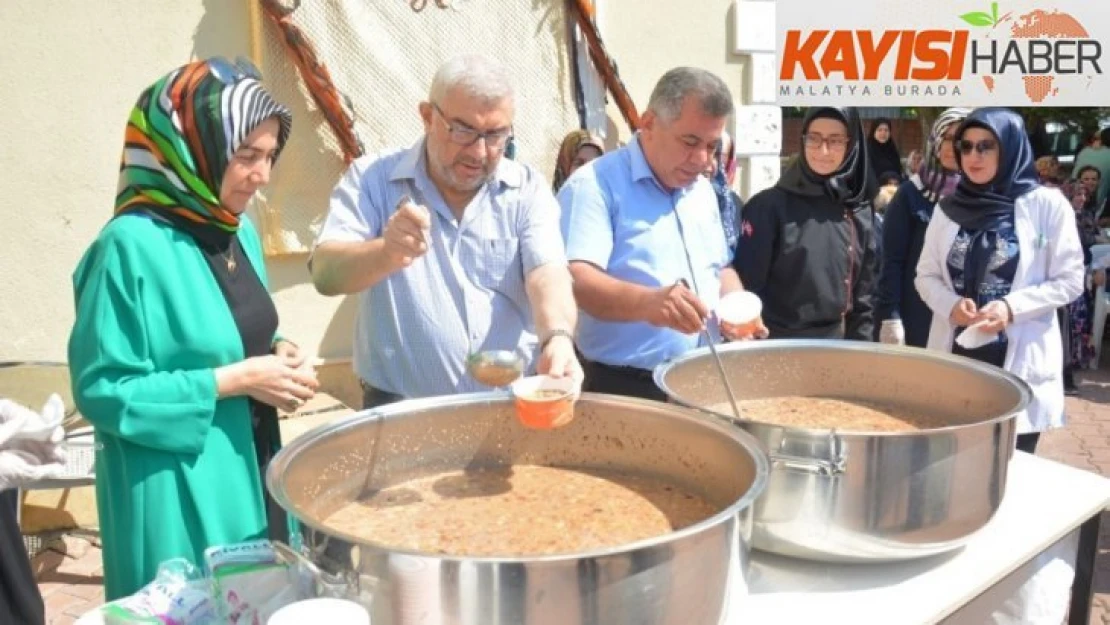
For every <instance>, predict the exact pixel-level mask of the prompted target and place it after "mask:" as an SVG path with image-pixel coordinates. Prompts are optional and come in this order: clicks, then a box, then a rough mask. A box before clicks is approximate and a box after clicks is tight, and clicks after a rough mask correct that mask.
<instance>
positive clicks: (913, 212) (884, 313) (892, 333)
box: [875, 108, 971, 347]
mask: <svg viewBox="0 0 1110 625" xmlns="http://www.w3.org/2000/svg"><path fill="white" fill-rule="evenodd" d="M970 112H971V109H966V108H950V109H948V110H946V111H944V112H943V113H941V114H940V117H937V119H936V121H935V122H933V129H932V131H930V132H929V137H928V139H927V140H926V143H925V154H924V156H925V160H924V161H923V162H922V164H921V167H920V168H919V169H918V170H917V171H915V172H914V173H913V174H912V175H911V176H910V178H909V180H905V181H903V182H902V183H901V184H900V185H899V187H898V191H897V192H896V193H895V194H894V198H893V199H891V200H890V203H889V204H887V207H886V212H885V213H884V214H883V233H882V237H883V240H882V245H881V246H880V249H881V250H882V255H883V260H882V264H881V265H880V266H881V271H882V274H881V275H880V277H879V287H878V293H877V298H876V299H877V300H878V301H877V303H876V305H875V318H876V319H877V320H878V325H877V327H876V333H877V338H878V339H879V340H881V341H883V342H884V343H903V342H904V343H905V344H906V345H912V346H915V347H925V343H926V342H927V341H928V340H929V324H930V323H932V319H933V314H932V312H931V311H930V310H929V307H928V306H926V305H925V302H923V301H921V297H920V296H919V295H918V294H917V289H915V288H914V287H913V280H914V277H915V274H916V271H917V261H918V259H919V258H920V257H921V246H922V245H923V244H924V242H925V229H926V228H927V227H928V225H929V220H930V219H932V217H933V208H934V207H935V206H936V205H937V202H939V201H940V200H941V198H944V197H947V196H949V195H951V194H952V192H953V191H955V190H956V183H957V182H959V179H960V178H959V173H957V171H956V153H955V150H954V149H953V143H952V141H953V139H952V137H953V136H954V133H955V132H956V127H957V126H959V125H960V122H962V121H963V120H964V118H966V117H967V115H968V113H970Z"/></svg>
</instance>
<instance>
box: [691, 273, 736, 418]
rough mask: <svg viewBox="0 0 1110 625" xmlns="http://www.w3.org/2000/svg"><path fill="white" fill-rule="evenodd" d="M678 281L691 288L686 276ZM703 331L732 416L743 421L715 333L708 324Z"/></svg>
mask: <svg viewBox="0 0 1110 625" xmlns="http://www.w3.org/2000/svg"><path fill="white" fill-rule="evenodd" d="M691 270H692V268H691ZM678 283H679V284H681V285H682V286H684V287H686V288H687V289H688V288H690V284H689V283H688V282H686V279H685V278H679V279H678ZM701 333H702V336H704V337H705V343H706V345H708V346H709V351H710V352H712V353H713V362H714V363H716V365H717V373H719V374H720V375H721V382H722V383H723V384H724V385H725V393H726V394H727V395H728V403H729V405H730V406H732V416H733V417H735V418H736V420H737V421H743V420H744V418H743V417H741V416H740V405H739V404H737V403H736V395H735V394H734V393H733V392H732V384H730V383H729V381H728V374H726V373H725V365H724V363H723V362H721V355H720V354H718V353H717V345H716V343H715V342H714V341H713V335H712V334H710V333H709V325H708V324H703V325H702V328H701Z"/></svg>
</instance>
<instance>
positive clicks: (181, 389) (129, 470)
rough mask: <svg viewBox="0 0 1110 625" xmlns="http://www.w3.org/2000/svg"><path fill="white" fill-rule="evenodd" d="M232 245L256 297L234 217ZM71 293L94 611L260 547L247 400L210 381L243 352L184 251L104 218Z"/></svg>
mask: <svg viewBox="0 0 1110 625" xmlns="http://www.w3.org/2000/svg"><path fill="white" fill-rule="evenodd" d="M238 236H239V240H240V241H241V243H242V245H243V249H244V250H245V251H246V253H247V256H248V257H249V258H250V261H251V265H253V266H254V269H255V270H256V271H257V272H258V274H259V276H260V277H261V279H262V283H263V285H266V269H265V265H264V264H263V259H262V252H261V245H260V242H259V239H258V233H257V232H256V231H255V230H254V227H253V226H252V225H251V223H250V222H249V221H248V220H247V219H245V218H244V219H243V220H242V225H241V226H240V229H239V235H238ZM243 269H245V267H244V268H243ZM73 288H74V299H75V301H76V307H77V318H76V321H75V323H74V326H73V333H72V335H71V336H70V340H69V366H70V371H71V376H72V383H73V397H74V399H75V400H76V403H77V407H78V408H79V409H80V411H81V413H82V415H84V417H85V418H86V419H88V420H89V422H91V423H92V424H93V426H94V428H95V431H96V441H97V452H96V465H95V468H96V501H97V510H98V512H99V516H100V529H101V533H102V540H103V549H104V588H105V598H106V599H108V600H112V599H116V598H118V597H121V596H125V595H129V594H132V593H134V592H135V591H136V590H138V589H139V588H141V587H142V586H143V585H144V584H146V583H148V582H150V581H151V580H152V579H153V578H154V575H155V573H156V572H157V569H158V564H159V563H160V562H162V561H164V560H167V559H169V558H175V557H186V558H188V559H190V560H192V561H193V562H194V563H196V564H198V565H202V564H203V553H204V550H205V548H207V547H209V546H212V545H220V544H226V543H234V542H239V541H244V540H254V539H260V538H265V537H266V529H267V528H266V514H265V509H264V505H263V498H262V496H263V488H264V485H263V483H262V477H261V476H260V475H259V470H258V464H257V460H256V456H255V448H254V437H253V434H252V431H251V417H250V411H249V407H248V399H247V398H246V397H234V398H228V399H222V400H217V399H216V378H215V374H214V369H215V368H216V367H220V366H222V365H226V364H230V363H234V362H238V361H240V360H243V344H242V340H241V339H240V336H239V331H238V329H237V328H236V325H235V320H234V319H233V318H232V315H231V310H230V308H229V307H228V305H227V302H226V301H225V300H224V297H223V295H222V293H221V292H220V288H219V285H218V284H217V282H216V279H215V277H214V276H213V275H212V270H211V268H210V267H209V265H208V262H207V261H206V260H205V257H204V255H203V253H202V252H201V250H200V249H199V248H198V247H197V245H196V243H195V242H194V240H193V238H192V237H191V236H190V235H189V234H187V233H185V232H182V231H180V230H177V229H175V228H174V227H172V226H170V225H167V224H165V223H162V222H159V221H156V220H153V219H150V218H149V217H146V216H143V215H137V214H135V215H124V216H121V217H117V218H115V219H112V220H111V221H110V222H109V223H108V225H107V226H105V227H104V229H103V230H102V231H101V232H100V235H99V236H98V237H97V239H96V241H94V242H93V244H92V246H91V247H90V248H89V249H88V251H86V253H85V256H84V258H82V259H81V262H80V264H79V265H78V266H77V270H76V271H75V272H74V275H73ZM273 440H278V438H277V437H276V436H275V437H274V439H273Z"/></svg>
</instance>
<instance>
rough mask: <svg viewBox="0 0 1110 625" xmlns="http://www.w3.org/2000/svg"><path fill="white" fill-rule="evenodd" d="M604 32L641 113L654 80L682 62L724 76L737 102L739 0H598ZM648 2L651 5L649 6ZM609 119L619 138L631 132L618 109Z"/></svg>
mask: <svg viewBox="0 0 1110 625" xmlns="http://www.w3.org/2000/svg"><path fill="white" fill-rule="evenodd" d="M597 2H598V8H597V11H598V16H597V19H598V24H599V28H600V30H601V38H602V40H603V41H604V43H605V47H606V48H607V49H608V50H609V54H610V55H612V57H613V59H614V60H615V61H616V62H617V69H618V70H619V71H620V75H621V79H622V80H623V81H624V85H625V87H627V88H628V91H629V93H630V94H631V96H632V100H633V101H634V102H635V103H636V108H637V110H639V111H640V112H641V113H643V110H644V108H645V107H646V106H647V102H648V97H649V96H650V95H651V90H652V88H653V87H654V86H655V82H656V81H657V80H659V77H660V76H662V75H663V73H664V72H666V71H667V70H668V69H671V68H672V67H678V66H680V65H688V66H694V67H703V68H705V69H707V70H709V71H711V72H713V73H715V74H717V75H718V76H720V77H721V78H722V79H723V80H724V81H725V82H726V83H727V84H728V87H729V89H730V90H731V91H732V97H733V99H734V100H735V101H736V104H737V105H739V104H741V103H742V102H743V101H745V100H746V97H745V96H744V87H743V80H744V66H745V62H746V59H747V57H745V56H742V55H738V54H732V53H731V50H732V49H733V47H734V46H733V37H734V36H735V35H734V30H735V29H734V28H733V23H734V19H733V15H734V14H735V10H736V9H735V6H734V5H735V0H693V1H692V2H690V1H687V2H682V1H673V0H666V1H663V0H646V1H645V0H597ZM645 4H650V10H645ZM609 110H610V119H611V120H612V121H613V123H614V124H616V125H617V127H618V129H619V131H620V137H621V140H627V139H628V136H629V131H628V126H627V124H625V122H624V119H623V118H622V117H621V116H620V112H619V111H618V110H617V108H616V107H615V106H613V105H610V107H609Z"/></svg>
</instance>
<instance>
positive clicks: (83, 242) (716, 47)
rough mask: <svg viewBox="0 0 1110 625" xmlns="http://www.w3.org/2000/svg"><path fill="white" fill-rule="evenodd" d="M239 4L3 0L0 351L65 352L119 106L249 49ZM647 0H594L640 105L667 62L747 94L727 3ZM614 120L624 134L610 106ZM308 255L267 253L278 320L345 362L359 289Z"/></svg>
mask: <svg viewBox="0 0 1110 625" xmlns="http://www.w3.org/2000/svg"><path fill="white" fill-rule="evenodd" d="M248 1H249V0H172V1H171V0H159V1H157V2H152V1H150V0H112V1H111V2H91V3H86V2H78V1H77V0H57V1H54V2H11V1H9V2H0V24H4V25H5V26H6V28H5V37H3V38H0V59H3V62H2V63H0V84H2V85H4V88H3V89H2V90H0V119H2V120H4V126H5V130H4V133H3V138H2V139H0V172H3V173H2V175H0V198H3V199H2V200H0V223H3V224H4V226H3V228H4V234H3V235H2V238H0V285H2V292H0V360H11V359H21V360H24V359H41V360H64V359H65V350H66V340H67V338H68V334H69V329H70V326H71V324H72V322H73V304H72V294H71V289H70V274H71V272H72V270H73V268H74V266H75V265H76V263H77V261H78V260H79V258H80V256H81V253H82V252H83V250H84V249H85V247H86V246H87V245H88V244H89V242H90V241H91V240H92V239H93V238H94V237H95V236H96V233H97V232H98V230H99V229H100V227H101V226H102V225H103V224H104V223H105V221H106V220H107V219H108V218H109V216H110V214H111V210H112V200H113V197H114V194H115V184H116V172H117V169H118V162H119V155H120V150H121V147H122V137H123V129H124V120H125V119H126V116H127V113H128V111H129V110H130V108H131V106H132V104H133V103H134V100H135V98H136V97H137V96H138V94H139V92H140V91H141V90H142V89H143V88H144V87H146V86H147V85H148V84H149V83H151V82H152V81H153V80H154V79H155V78H157V77H158V76H160V75H161V74H163V73H164V72H166V71H167V70H169V69H170V68H172V67H174V66H176V65H179V64H181V63H183V62H185V61H186V60H188V59H190V58H194V57H207V56H212V55H216V54H223V55H228V56H235V55H240V54H243V55H245V54H248V53H249V47H250V45H249V16H248V11H247V6H248V5H247V2H248ZM651 4H652V7H651V8H652V10H651V11H645V10H644V8H643V1H642V0H601V2H600V7H599V20H600V22H601V26H602V33H603V37H604V39H605V42H606V44H607V45H608V46H609V48H610V51H611V52H612V54H613V56H614V58H616V59H617V62H618V64H619V67H620V71H621V76H622V77H623V79H624V81H625V84H626V85H627V87H628V88H629V90H630V91H631V94H632V97H633V99H634V100H635V102H636V104H637V106H638V107H639V108H641V109H642V108H643V107H644V105H645V104H646V103H647V98H648V95H649V94H650V92H651V88H652V86H653V85H654V83H655V81H656V80H657V79H658V77H659V76H660V75H661V74H662V73H663V72H664V71H666V70H667V69H669V68H670V67H673V66H676V65H698V66H701V67H706V68H708V69H710V70H712V71H714V72H716V73H718V74H719V75H720V76H721V77H722V78H724V79H725V80H726V81H727V82H728V84H729V85H730V87H731V88H732V89H733V94H734V96H735V97H736V98H737V100H738V103H739V102H740V101H742V100H743V98H744V96H743V91H744V88H743V86H742V85H743V72H744V67H745V59H746V58H747V57H744V56H740V55H736V54H733V53H731V52H730V50H732V49H733V47H734V46H733V42H732V40H731V38H732V37H734V34H733V32H734V29H733V15H734V11H735V9H734V7H733V1H732V0H696V3H695V4H697V10H696V11H692V10H691V3H689V2H670V1H666V2H664V1H662V0H654V1H653V2H652V3H651ZM663 42H673V45H670V46H669V49H668V48H664V46H663V45H662V44H663ZM295 108H296V107H295ZM612 117H613V119H614V120H615V123H616V125H617V126H618V127H620V128H621V134H622V136H625V137H627V128H626V127H624V123H623V121H622V120H620V118H619V114H618V113H616V111H615V109H612ZM538 165H540V166H541V168H542V169H544V170H545V171H546V169H547V164H538ZM277 175H280V165H279V168H278V171H277ZM304 261H305V259H304V257H302V256H293V257H283V258H281V259H277V260H271V261H270V262H269V263H268V267H269V270H270V274H271V276H270V277H271V289H272V290H273V291H274V297H275V300H276V302H277V305H278V310H279V312H280V314H281V318H282V327H283V331H284V333H285V334H286V335H287V336H289V337H290V338H293V339H294V340H296V341H298V342H299V343H301V344H302V345H304V346H306V347H308V348H309V349H313V350H317V351H318V353H319V354H320V355H322V356H325V357H328V358H339V359H342V358H343V357H345V356H347V355H348V354H349V353H350V336H351V327H352V323H353V318H354V312H355V304H356V302H355V299H354V298H351V297H349V298H323V297H320V296H319V295H317V294H316V293H315V291H314V290H313V288H312V286H311V284H309V283H308V275H307V271H306V268H305V262H304Z"/></svg>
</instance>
